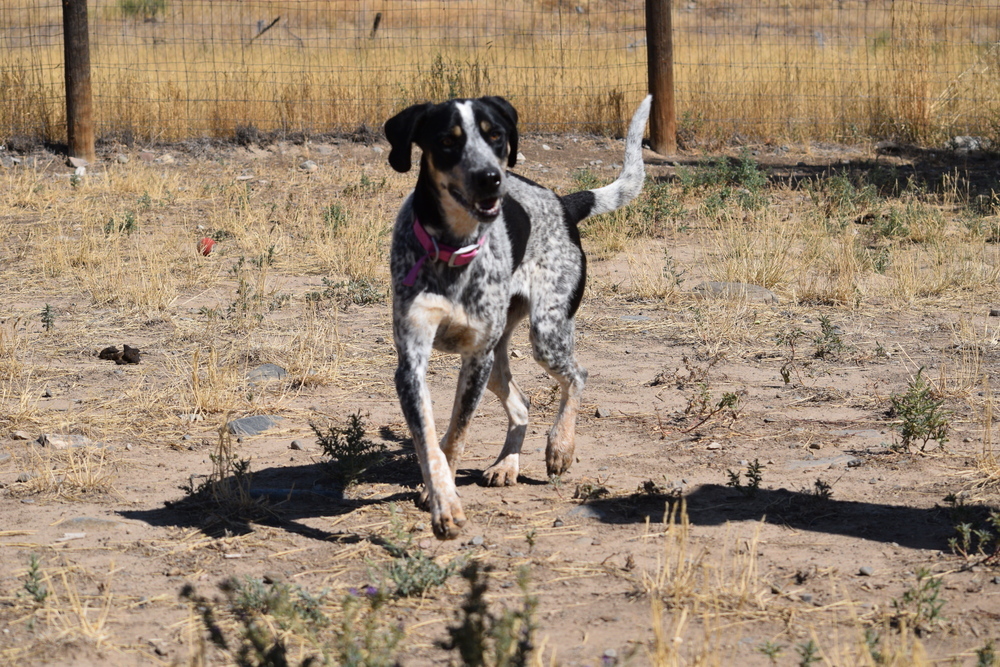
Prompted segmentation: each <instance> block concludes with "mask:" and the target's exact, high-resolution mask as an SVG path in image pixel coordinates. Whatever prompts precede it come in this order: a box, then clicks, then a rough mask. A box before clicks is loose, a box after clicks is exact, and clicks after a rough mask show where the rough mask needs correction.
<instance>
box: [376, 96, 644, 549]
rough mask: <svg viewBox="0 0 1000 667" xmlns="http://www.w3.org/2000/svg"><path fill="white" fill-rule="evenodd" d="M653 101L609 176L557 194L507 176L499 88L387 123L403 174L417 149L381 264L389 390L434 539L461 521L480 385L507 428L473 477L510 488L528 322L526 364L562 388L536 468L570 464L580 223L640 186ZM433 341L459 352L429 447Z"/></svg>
mask: <svg viewBox="0 0 1000 667" xmlns="http://www.w3.org/2000/svg"><path fill="white" fill-rule="evenodd" d="M651 102H652V97H647V98H646V99H645V100H644V101H643V102H642V104H641V105H640V106H639V108H638V110H637V111H636V113H635V115H634V116H633V118H632V121H631V123H630V125H629V129H628V135H627V137H626V140H625V162H624V166H623V168H622V170H621V173H620V175H619V176H618V178H617V180H615V181H614V182H613V183H611V184H610V185H607V186H604V187H601V188H596V189H593V190H584V191H580V192H575V193H572V194H568V195H565V196H559V195H557V194H556V193H554V192H552V191H551V190H549V189H547V188H544V187H542V186H540V185H538V184H537V183H533V182H532V181H530V180H528V179H526V178H523V177H522V176H519V175H517V174H514V173H511V172H509V171H507V168H508V167H513V166H514V165H515V163H516V162H517V155H518V153H517V145H518V130H517V119H518V118H517V111H516V110H515V109H514V107H513V106H512V105H511V104H510V103H509V102H508V101H507V100H505V99H504V98H502V97H481V98H478V99H456V100H450V101H448V102H443V103H441V104H432V103H425V104H417V105H414V106H411V107H408V108H407V109H404V110H403V111H401V112H399V113H398V114H397V115H395V116H393V117H392V118H390V119H389V120H388V121H386V123H385V135H386V138H387V139H388V140H389V144H390V146H391V149H390V151H389V165H390V166H391V167H392V168H393V169H395V170H396V171H398V172H401V173H405V172H408V171H409V170H410V167H411V160H412V158H411V155H412V148H413V144H416V145H417V146H418V147H419V148H420V149H421V151H422V153H423V154H422V156H421V158H420V170H419V173H418V175H417V183H416V186H415V187H414V189H413V191H412V192H411V193H410V195H409V196H408V197H407V198H406V200H405V201H404V202H403V204H402V206H401V208H400V210H399V215H398V217H397V218H396V224H395V228H394V231H393V236H392V249H391V257H390V272H391V274H392V294H393V305H392V313H393V336H394V338H395V345H396V352H397V354H398V365H397V368H396V374H395V382H396V391H397V393H398V395H399V401H400V405H401V407H402V411H403V416H404V418H405V419H406V423H407V425H408V426H409V428H410V433H411V435H412V437H413V445H414V448H415V449H416V452H417V458H418V460H419V462H420V470H421V474H422V475H423V481H424V491H423V493H422V495H421V500H420V502H421V504H422V505H423V506H425V507H427V508H428V509H429V510H430V513H431V519H432V521H431V523H432V526H433V529H434V534H435V535H436V536H437V537H438V538H439V539H451V538H455V537H457V536H458V534H459V532H460V528H461V526H462V525H463V524H464V523H465V514H464V512H463V511H462V505H461V502H460V501H459V498H458V494H457V492H456V489H455V473H456V471H457V468H458V464H459V460H460V459H461V457H462V451H463V449H464V448H465V443H466V438H467V436H468V430H469V424H470V423H471V422H472V418H473V416H474V415H475V412H476V408H477V407H478V405H479V401H480V399H481V398H482V396H483V392H484V390H485V389H486V388H489V389H490V391H492V392H493V393H494V394H496V396H497V397H498V398H499V399H500V402H501V403H502V404H503V407H504V410H505V411H506V413H507V420H508V426H507V437H506V440H505V441H504V445H503V449H502V450H501V452H500V455H499V457H498V458H497V460H496V462H495V463H494V464H493V465H491V466H490V467H489V468H487V469H486V470H485V471H484V472H483V482H484V483H485V484H486V485H487V486H509V485H513V484H516V483H517V475H518V467H519V457H520V454H521V444H522V442H523V441H524V436H525V432H526V430H527V426H528V408H529V400H528V397H527V396H526V395H525V394H524V392H522V391H521V389H520V388H519V387H518V386H517V384H516V383H515V382H514V379H513V377H512V376H511V372H510V364H509V361H508V354H507V346H508V343H509V341H510V337H511V334H512V332H513V331H514V329H515V327H516V326H517V325H518V323H520V322H521V320H523V319H524V318H525V317H527V318H528V320H529V323H530V338H531V345H532V351H533V355H534V358H535V361H537V362H538V363H539V364H540V365H541V366H542V368H544V369H545V370H546V371H548V373H549V374H550V375H551V376H552V377H553V378H554V379H555V380H556V381H558V383H559V386H560V387H561V389H562V395H561V399H560V403H559V412H558V414H557V416H556V420H555V424H554V425H553V426H552V428H551V430H550V431H549V434H548V443H547V447H546V450H545V463H546V468H547V470H548V473H549V475H561V474H562V473H564V472H566V470H568V469H569V467H570V465H571V464H572V462H573V452H574V441H575V431H576V416H577V412H578V410H579V407H580V399H581V394H582V392H583V388H584V384H585V383H586V380H587V371H586V370H585V369H584V368H582V367H581V366H580V364H579V363H577V361H576V359H575V357H574V350H573V348H574V327H575V324H574V316H575V315H576V311H577V308H578V307H579V305H580V299H581V297H582V296H583V288H584V283H585V280H586V268H587V258H586V256H585V255H584V252H583V249H582V247H581V246H580V232H579V229H578V225H579V223H580V221H581V220H584V219H585V218H587V217H589V216H592V215H597V214H600V213H607V212H610V211H613V210H615V209H618V208H620V207H622V206H624V205H626V204H627V203H629V202H630V201H631V200H632V199H634V198H635V197H636V196H637V195H638V194H639V192H640V191H641V190H642V185H643V181H644V179H645V169H644V165H643V161H642V137H643V133H644V132H645V127H646V121H647V119H648V117H649V109H650V104H651ZM432 348H436V349H438V350H442V351H445V352H450V353H455V354H459V355H461V357H462V368H461V371H460V373H459V378H458V387H457V390H456V393H455V402H454V407H453V408H452V413H451V422H450V423H449V425H448V430H447V431H446V432H445V434H444V437H443V438H442V439H441V442H440V444H439V443H438V441H437V432H436V431H435V428H434V414H433V408H432V405H431V395H430V391H428V388H427V383H426V374H427V364H428V361H429V360H430V356H431V349H432Z"/></svg>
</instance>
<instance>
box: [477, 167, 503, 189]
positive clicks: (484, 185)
mask: <svg viewBox="0 0 1000 667" xmlns="http://www.w3.org/2000/svg"><path fill="white" fill-rule="evenodd" d="M500 178H501V177H500V170H499V169H484V170H483V171H479V172H476V173H475V174H473V175H472V185H473V186H474V187H475V188H476V190H477V191H479V192H496V190H497V188H499V187H500Z"/></svg>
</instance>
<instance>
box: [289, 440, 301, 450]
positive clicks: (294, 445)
mask: <svg viewBox="0 0 1000 667" xmlns="http://www.w3.org/2000/svg"><path fill="white" fill-rule="evenodd" d="M288 448H289V449H302V441H301V440H292V444H290V445H288Z"/></svg>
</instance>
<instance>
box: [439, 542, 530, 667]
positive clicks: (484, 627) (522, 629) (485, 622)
mask: <svg viewBox="0 0 1000 667" xmlns="http://www.w3.org/2000/svg"><path fill="white" fill-rule="evenodd" d="M462 578H463V579H465V580H466V581H467V582H469V592H468V594H466V596H465V601H464V602H463V603H462V607H461V610H460V611H459V612H458V614H457V620H458V624H457V625H453V626H450V627H448V637H449V638H448V639H447V640H446V641H443V642H441V643H440V644H439V645H440V646H441V647H442V648H444V649H446V650H449V651H457V652H458V655H459V658H460V661H461V664H463V665H466V666H468V667H524V666H525V665H527V664H528V658H529V657H530V655H531V652H532V650H533V649H534V644H533V637H534V633H535V631H536V629H537V624H536V622H535V612H536V610H537V608H538V600H537V598H535V597H533V596H532V595H530V594H529V592H528V571H527V569H526V568H521V569H520V570H519V571H518V577H517V583H518V586H519V587H520V589H521V596H522V602H521V608H520V609H504V610H503V611H501V612H500V613H499V614H498V613H496V612H494V611H493V610H491V609H490V606H489V603H488V602H487V600H486V592H487V590H488V588H489V584H488V581H487V578H486V575H485V573H483V572H482V570H480V565H479V563H478V562H476V561H473V562H471V563H469V565H467V566H466V567H465V569H464V570H462Z"/></svg>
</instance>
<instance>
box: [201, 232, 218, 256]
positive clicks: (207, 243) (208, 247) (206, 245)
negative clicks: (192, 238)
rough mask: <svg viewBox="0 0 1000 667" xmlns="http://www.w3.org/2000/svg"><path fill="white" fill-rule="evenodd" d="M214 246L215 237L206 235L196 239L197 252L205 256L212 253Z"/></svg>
mask: <svg viewBox="0 0 1000 667" xmlns="http://www.w3.org/2000/svg"><path fill="white" fill-rule="evenodd" d="M214 247H215V239H213V238H210V237H208V236H206V237H205V238H203V239H202V240H200V241H198V252H200V253H201V254H202V255H204V256H205V257H208V256H209V255H211V254H212V248H214Z"/></svg>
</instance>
